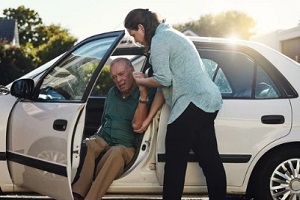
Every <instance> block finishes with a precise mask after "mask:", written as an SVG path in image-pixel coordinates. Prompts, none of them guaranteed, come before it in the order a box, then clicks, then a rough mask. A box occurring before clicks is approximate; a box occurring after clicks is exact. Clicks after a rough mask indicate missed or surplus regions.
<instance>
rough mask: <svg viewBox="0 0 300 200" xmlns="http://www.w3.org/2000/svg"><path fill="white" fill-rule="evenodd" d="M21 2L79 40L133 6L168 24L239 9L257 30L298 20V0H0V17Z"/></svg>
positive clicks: (116, 22)
mask: <svg viewBox="0 0 300 200" xmlns="http://www.w3.org/2000/svg"><path fill="white" fill-rule="evenodd" d="M21 5H23V6H25V7H26V8H30V9H32V10H34V11H36V12H37V13H38V14H39V16H40V17H41V18H42V20H43V23H44V25H50V24H56V25H60V26H61V27H62V28H66V29H68V30H69V32H70V33H71V34H72V35H74V36H75V37H77V38H78V40H79V41H80V40H83V39H84V38H86V37H89V36H91V35H95V34H98V33H102V32H108V31H115V30H121V29H124V26H123V22H124V18H125V17H126V15H127V13H128V12H129V11H131V10H132V9H135V8H148V9H149V10H151V11H154V12H157V13H159V14H160V15H162V16H163V17H164V18H166V19H167V22H168V23H170V24H178V23H185V22H188V21H192V20H198V19H200V17H201V16H203V15H206V14H213V15H215V14H219V13H221V12H226V11H233V10H235V11H241V12H244V13H246V14H247V15H248V16H249V17H252V18H253V19H254V21H255V22H256V25H257V27H256V32H257V33H258V34H264V33H269V32H272V31H275V30H279V29H288V28H292V27H295V26H297V25H298V24H299V22H300V0H0V17H3V10H4V9H6V8H15V9H16V8H18V7H19V6H21Z"/></svg>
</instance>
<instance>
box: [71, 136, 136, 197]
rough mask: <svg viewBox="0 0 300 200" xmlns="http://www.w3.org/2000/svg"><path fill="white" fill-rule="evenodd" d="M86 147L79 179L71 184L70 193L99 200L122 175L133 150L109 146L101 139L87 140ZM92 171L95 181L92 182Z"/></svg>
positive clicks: (131, 148)
mask: <svg viewBox="0 0 300 200" xmlns="http://www.w3.org/2000/svg"><path fill="white" fill-rule="evenodd" d="M93 137H94V136H93ZM86 145H87V153H86V156H85V159H84V163H83V166H82V170H81V172H80V177H79V179H78V180H77V181H76V182H75V183H74V184H73V186H72V191H73V192H75V193H77V194H80V195H81V196H83V197H85V199H86V200H96V199H97V200H101V199H102V197H103V196H104V195H105V193H106V191H107V190H108V188H109V186H110V185H111V183H112V182H113V180H114V179H115V178H117V177H118V176H120V175H121V174H122V173H123V171H124V167H125V166H126V165H127V164H128V163H129V162H130V161H131V159H132V157H133V155H134V152H135V149H134V148H133V147H124V146H109V145H108V144H107V143H106V142H105V141H104V140H103V139H102V138H101V137H95V139H90V140H87V141H86ZM103 152H105V153H104V155H103V157H102V158H101V160H100V162H99V163H98V164H97V166H95V165H96V164H95V160H96V159H97V157H98V156H99V155H100V154H101V153H103ZM95 167H96V168H95ZM94 170H95V180H94V181H93V179H94Z"/></svg>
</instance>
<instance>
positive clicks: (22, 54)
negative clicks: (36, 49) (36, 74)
mask: <svg viewBox="0 0 300 200" xmlns="http://www.w3.org/2000/svg"><path fill="white" fill-rule="evenodd" d="M33 60H34V59H33V56H32V55H31V54H30V53H29V52H26V51H25V50H24V48H21V47H17V46H14V45H11V44H8V43H7V42H6V41H0V72H1V73H0V85H7V84H9V83H10V82H11V81H13V80H15V79H17V78H19V77H20V76H22V75H24V74H26V73H28V72H30V71H31V70H32V68H35V64H34V63H33Z"/></svg>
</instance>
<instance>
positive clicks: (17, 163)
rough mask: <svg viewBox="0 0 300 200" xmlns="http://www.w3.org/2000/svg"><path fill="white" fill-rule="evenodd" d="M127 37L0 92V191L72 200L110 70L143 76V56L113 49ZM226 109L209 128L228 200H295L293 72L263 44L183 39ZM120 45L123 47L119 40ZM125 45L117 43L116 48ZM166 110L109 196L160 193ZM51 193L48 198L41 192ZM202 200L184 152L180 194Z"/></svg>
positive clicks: (298, 194)
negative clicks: (128, 68) (119, 62)
mask: <svg viewBox="0 0 300 200" xmlns="http://www.w3.org/2000/svg"><path fill="white" fill-rule="evenodd" d="M124 35H125V32H124V31H123V30H122V31H114V32H109V33H104V34H100V35H95V36H92V37H90V38H87V39H86V40H84V41H82V42H80V43H78V44H77V45H76V46H74V47H73V48H72V49H71V50H70V51H68V52H66V53H65V54H64V55H62V56H61V57H59V58H57V59H56V60H53V61H52V63H48V64H46V65H45V66H43V67H41V68H38V69H37V70H36V71H34V72H32V73H30V74H28V75H26V76H25V77H23V78H21V79H19V80H16V81H15V82H13V83H12V84H10V85H8V86H7V87H6V89H3V88H2V89H1V91H2V94H1V95H0V110H1V112H0V171H1V174H0V188H1V191H2V192H8V191H9V192H17V191H35V192H38V193H40V194H44V195H48V196H51V197H53V198H56V199H66V200H67V199H72V194H71V184H72V181H73V180H74V178H75V176H76V173H77V169H78V166H79V163H80V159H82V158H81V152H82V148H81V143H82V140H83V139H85V138H86V137H88V136H90V135H92V134H94V133H95V131H96V130H97V128H98V127H99V125H100V118H101V114H102V111H103V103H104V100H105V97H106V94H107V91H108V88H109V87H111V86H112V82H111V80H110V77H109V71H108V67H107V66H108V63H109V62H110V61H111V60H113V59H114V58H115V57H118V56H128V57H129V58H131V60H132V62H133V63H134V66H135V67H136V70H141V71H146V70H147V69H148V68H149V67H151V66H149V65H148V62H147V59H148V58H147V56H146V55H145V54H144V49H143V47H140V46H136V45H134V44H126V45H123V44H120V43H121V40H122V38H123V37H124ZM191 40H192V41H193V43H194V44H195V46H196V48H197V49H198V51H199V53H200V55H201V57H202V59H203V62H204V64H205V66H206V70H207V72H208V73H209V75H210V77H211V78H212V79H213V81H214V82H215V83H216V84H217V85H218V87H219V89H220V91H221V93H222V96H223V100H224V104H223V107H222V109H221V110H220V112H219V114H218V117H217V120H216V133H217V140H218V145H219V151H220V154H221V156H222V161H223V163H224V166H225V170H226V175H227V193H228V194H240V195H246V194H247V197H255V199H258V200H271V199H273V200H275V199H298V200H299V199H300V100H299V95H298V93H299V91H300V81H299V77H300V65H299V64H298V63H296V62H294V61H292V60H291V59H289V58H287V57H286V56H284V55H282V54H280V53H278V52H276V51H275V50H273V49H270V48H268V47H266V46H264V45H261V44H258V43H253V42H248V41H235V42H232V41H230V40H226V39H217V38H200V37H191ZM123 41H124V40H123ZM122 43H123V42H122ZM168 115H169V108H168V106H167V105H164V106H163V108H162V109H161V110H160V111H159V113H158V114H157V115H156V117H155V118H154V120H153V122H152V124H151V125H150V127H149V128H148V130H147V131H146V132H145V133H144V134H143V135H142V137H140V141H139V144H138V151H137V152H136V155H135V157H134V159H133V160H132V162H131V163H130V164H129V165H128V166H126V171H125V173H124V174H122V175H121V176H120V177H119V178H118V179H117V180H115V181H114V182H113V184H112V185H111V187H110V188H109V193H110V195H117V194H160V193H161V192H162V187H163V173H164V162H165V146H164V139H165V133H166V124H167V118H168ZM49 188H51V189H49ZM199 193H202V194H206V193H207V188H206V181H205V177H204V176H203V173H202V171H201V169H199V167H198V164H197V163H196V162H195V159H194V154H193V153H192V152H191V154H190V157H189V164H188V168H187V174H186V180H185V188H184V194H199Z"/></svg>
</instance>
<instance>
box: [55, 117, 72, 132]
mask: <svg viewBox="0 0 300 200" xmlns="http://www.w3.org/2000/svg"><path fill="white" fill-rule="evenodd" d="M67 125H68V121H67V120H65V119H57V120H55V121H54V123H53V129H54V130H57V131H65V130H66V129H67Z"/></svg>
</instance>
